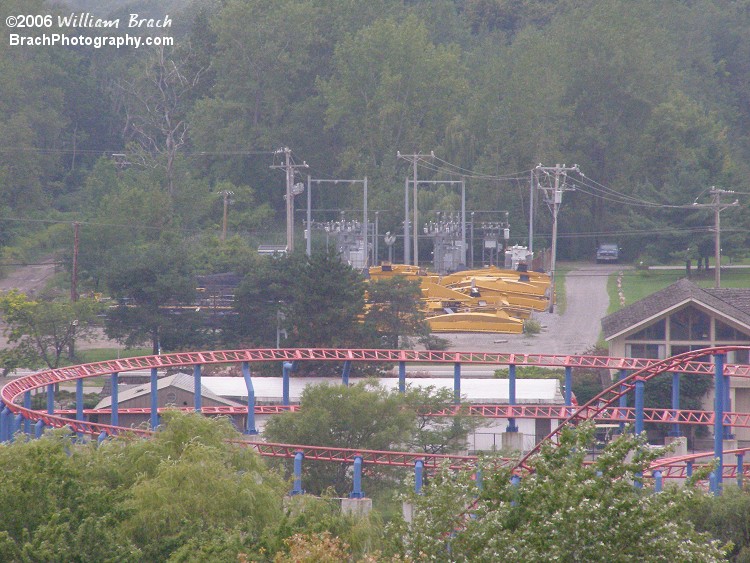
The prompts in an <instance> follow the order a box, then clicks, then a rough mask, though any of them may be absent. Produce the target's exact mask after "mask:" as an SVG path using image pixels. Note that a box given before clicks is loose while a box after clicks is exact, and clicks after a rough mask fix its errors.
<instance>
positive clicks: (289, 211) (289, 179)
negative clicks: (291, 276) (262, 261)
mask: <svg viewBox="0 0 750 563" xmlns="http://www.w3.org/2000/svg"><path fill="white" fill-rule="evenodd" d="M282 153H283V154H284V164H275V165H273V166H271V168H277V169H281V170H284V172H285V173H286V195H285V196H284V197H285V198H286V251H287V252H288V253H291V252H293V251H294V196H295V195H296V194H295V193H294V171H295V169H297V168H308V166H307V163H306V162H304V161H303V162H302V164H292V149H290V148H289V147H283V148H280V149H278V150H277V151H276V152H275V154H282Z"/></svg>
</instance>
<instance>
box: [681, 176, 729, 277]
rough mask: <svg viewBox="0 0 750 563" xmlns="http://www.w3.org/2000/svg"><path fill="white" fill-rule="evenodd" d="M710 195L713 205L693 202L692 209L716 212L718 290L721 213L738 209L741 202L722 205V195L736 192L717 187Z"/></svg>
mask: <svg viewBox="0 0 750 563" xmlns="http://www.w3.org/2000/svg"><path fill="white" fill-rule="evenodd" d="M708 193H709V194H711V203H697V202H693V205H692V206H691V207H708V208H711V209H713V210H714V233H715V236H714V287H715V288H717V289H718V288H720V287H721V212H722V211H724V210H725V209H727V208H729V207H737V206H738V205H739V201H738V200H736V199H735V200H734V201H733V202H732V203H722V202H721V196H722V194H733V193H735V192H733V191H731V190H722V189H720V188H717V187H716V186H711V190H710V191H709V192H708ZM696 199H697V198H696Z"/></svg>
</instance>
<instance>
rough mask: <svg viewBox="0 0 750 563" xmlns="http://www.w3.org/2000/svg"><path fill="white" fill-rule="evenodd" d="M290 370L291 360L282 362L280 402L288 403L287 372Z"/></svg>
mask: <svg viewBox="0 0 750 563" xmlns="http://www.w3.org/2000/svg"><path fill="white" fill-rule="evenodd" d="M290 371H292V364H291V362H284V363H283V364H282V366H281V404H282V405H287V406H288V405H289V372H290Z"/></svg>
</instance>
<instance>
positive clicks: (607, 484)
mask: <svg viewBox="0 0 750 563" xmlns="http://www.w3.org/2000/svg"><path fill="white" fill-rule="evenodd" d="M594 428H595V427H594V425H593V424H592V423H585V424H583V425H581V426H579V427H578V429H573V428H569V429H567V430H565V431H564V432H563V433H562V435H561V436H560V443H559V446H556V445H551V444H548V445H546V446H545V447H544V448H543V449H542V451H541V453H540V454H539V455H538V456H536V457H535V458H534V459H533V460H532V462H531V463H532V465H533V466H534V472H533V473H531V474H528V475H525V476H523V478H521V480H520V483H519V484H518V485H514V484H512V483H511V474H510V472H509V471H508V470H498V469H497V468H493V467H492V460H488V467H485V468H484V471H483V475H484V478H483V481H482V483H483V488H482V490H478V489H477V487H476V484H475V483H473V482H472V481H471V476H470V475H469V474H461V475H456V474H453V473H451V472H449V471H442V472H441V473H440V474H439V475H438V476H436V478H434V479H433V480H432V481H431V482H430V483H429V484H428V485H427V487H426V488H425V490H424V494H423V495H414V496H412V497H411V500H412V502H414V506H415V509H414V520H413V521H412V523H411V525H410V526H409V527H408V528H398V527H397V528H394V529H393V530H392V532H393V535H392V536H391V537H392V538H393V539H394V540H395V543H396V544H398V543H401V546H400V549H399V550H398V551H399V553H400V554H401V555H402V556H404V557H406V558H418V559H431V560H435V561H497V560H500V559H502V560H504V561H547V560H549V558H550V556H554V557H557V558H559V559H560V560H563V561H634V560H642V561H720V560H722V559H723V550H722V549H721V548H720V546H719V543H718V542H717V541H714V540H711V538H710V537H709V536H708V535H707V534H701V533H698V532H696V531H695V529H694V527H693V525H692V524H691V523H690V522H689V521H688V519H687V516H686V510H687V508H688V507H689V506H690V499H691V498H692V497H693V496H694V495H698V494H701V493H698V492H696V491H695V490H693V489H689V488H687V489H685V488H683V489H678V488H669V489H668V490H666V491H665V492H663V493H661V494H653V492H651V491H647V490H642V489H637V488H635V487H634V486H633V480H634V479H637V478H638V477H637V475H638V473H639V472H642V471H644V470H645V469H646V468H647V467H648V464H649V462H650V460H652V459H654V458H655V457H656V456H657V455H659V454H658V453H654V452H649V451H648V450H647V449H646V448H645V443H646V442H645V435H643V436H641V437H635V436H633V435H632V434H625V435H623V436H621V437H620V438H618V439H617V440H615V441H614V442H612V443H610V444H609V445H608V446H607V448H606V449H605V450H604V452H603V453H602V454H601V455H600V456H598V458H597V460H596V461H595V462H594V463H593V464H584V460H585V457H586V452H587V450H588V447H589V445H590V444H591V442H592V439H593V435H594ZM490 468H492V469H490ZM467 507H470V508H469V509H468V511H469V512H471V513H473V514H474V515H475V517H473V518H471V519H469V518H468V517H467V515H466V513H463V514H462V511H466V510H467Z"/></svg>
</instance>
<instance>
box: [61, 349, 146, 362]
mask: <svg viewBox="0 0 750 563" xmlns="http://www.w3.org/2000/svg"><path fill="white" fill-rule="evenodd" d="M150 354H151V348H130V349H127V348H90V349H87V350H79V351H78V359H77V360H76V361H75V362H74V363H90V362H106V361H107V360H119V359H120V358H134V357H136V356H149V355H150Z"/></svg>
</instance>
